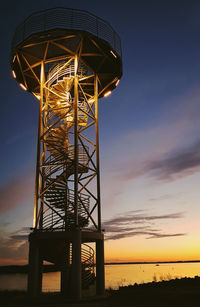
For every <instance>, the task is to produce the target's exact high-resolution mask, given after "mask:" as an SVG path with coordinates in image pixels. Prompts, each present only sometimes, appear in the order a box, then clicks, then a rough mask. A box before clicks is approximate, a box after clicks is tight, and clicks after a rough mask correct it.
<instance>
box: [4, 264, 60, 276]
mask: <svg viewBox="0 0 200 307" xmlns="http://www.w3.org/2000/svg"><path fill="white" fill-rule="evenodd" d="M58 271H60V267H59V266H56V265H52V264H50V265H43V272H44V273H49V272H58ZM17 273H20V274H27V273H28V264H27V265H5V266H0V274H17Z"/></svg>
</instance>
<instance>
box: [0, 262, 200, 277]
mask: <svg viewBox="0 0 200 307" xmlns="http://www.w3.org/2000/svg"><path fill="white" fill-rule="evenodd" d="M199 262H200V260H180V261H145V262H107V263H105V264H104V265H105V266H107V265H108V266H109V265H127V264H155V265H159V264H170V263H176V264H179V263H180V264H182V263H199ZM59 271H60V267H59V266H56V265H53V264H49V265H43V273H50V272H59ZM19 273H21V274H27V273H28V264H25V265H2V266H0V274H19Z"/></svg>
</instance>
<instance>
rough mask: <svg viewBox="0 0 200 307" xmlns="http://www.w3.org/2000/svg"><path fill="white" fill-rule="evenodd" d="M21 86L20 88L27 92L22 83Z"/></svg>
mask: <svg viewBox="0 0 200 307" xmlns="http://www.w3.org/2000/svg"><path fill="white" fill-rule="evenodd" d="M19 86H20V87H21V88H22V89H23V90H24V91H27V88H26V87H25V86H24V85H23V84H22V83H20V84H19Z"/></svg>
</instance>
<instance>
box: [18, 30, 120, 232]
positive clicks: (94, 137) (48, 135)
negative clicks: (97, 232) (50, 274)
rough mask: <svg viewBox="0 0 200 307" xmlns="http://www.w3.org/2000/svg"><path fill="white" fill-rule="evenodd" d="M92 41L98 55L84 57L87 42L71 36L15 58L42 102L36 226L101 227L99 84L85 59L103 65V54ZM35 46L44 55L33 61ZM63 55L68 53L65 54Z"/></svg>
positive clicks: (40, 44)
mask: <svg viewBox="0 0 200 307" xmlns="http://www.w3.org/2000/svg"><path fill="white" fill-rule="evenodd" d="M72 38H74V41H73V42H72V41H71V46H73V48H74V46H76V48H75V50H72V49H73V48H72V47H71V49H69V48H67V47H66V41H67V39H72ZM61 41H62V42H65V44H64V43H63V44H61V43H60V42H61ZM93 43H94V49H95V51H94V53H91V52H90V53H87V52H85V53H84V52H83V38H81V36H80V37H79V35H78V36H77V37H76V36H75V35H69V36H65V37H62V38H59V40H58V39H57V38H56V39H55V40H51V41H46V42H44V41H43V42H36V43H32V44H27V45H26V46H23V48H21V49H20V48H19V49H18V53H17V55H16V58H17V60H18V62H19V63H20V67H21V73H22V77H23V84H24V86H25V87H28V86H30V85H28V83H29V84H31V83H30V80H33V82H35V81H36V82H37V84H38V85H37V84H35V86H34V87H35V90H34V91H33V94H34V95H35V96H36V97H37V98H38V99H39V101H40V119H39V133H38V153H37V170H36V193H35V209H34V227H35V228H39V229H45V230H55V229H65V230H70V229H71V228H73V227H75V226H77V225H78V226H79V227H82V228H84V227H88V226H90V227H91V228H93V229H98V227H99V225H100V222H99V221H100V190H99V189H100V184H99V153H98V84H99V82H100V81H99V79H98V77H97V75H95V73H94V72H93V71H92V70H91V68H90V67H88V65H86V64H85V63H84V60H83V55H84V57H87V56H88V57H94V58H95V59H97V58H98V61H99V65H101V64H102V63H103V62H102V61H103V60H102V53H101V52H102V50H99V49H98V46H96V43H95V42H93ZM69 45H70V44H69ZM34 46H35V48H38V47H39V49H38V50H40V51H39V52H40V53H41V55H40V56H39V57H38V58H36V57H35V58H34V60H33V56H29V54H28V49H29V48H31V50H33V47H34ZM52 46H53V47H54V48H55V47H56V48H57V49H59V48H60V55H59V56H57V57H56V58H51V57H50V55H49V53H50V52H51V50H50V51H49V48H50V47H51V48H52ZM90 49H91V47H90ZM63 51H64V52H65V53H66V54H67V55H65V56H63ZM54 53H55V50H54ZM57 54H59V51H58V50H57ZM99 59H100V60H99ZM14 60H15V59H14ZM22 63H24V64H23V65H22ZM38 70H40V78H38ZM113 82H116V80H114V81H113ZM104 89H105V88H104Z"/></svg>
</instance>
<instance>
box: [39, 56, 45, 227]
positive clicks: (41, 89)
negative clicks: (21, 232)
mask: <svg viewBox="0 0 200 307" xmlns="http://www.w3.org/2000/svg"><path fill="white" fill-rule="evenodd" d="M44 82H45V71H44V62H42V63H41V71H40V112H41V117H40V120H41V122H40V126H41V129H40V131H41V136H42V135H43V134H44V125H46V112H45V111H46V110H45V109H44ZM41 136H40V137H41ZM40 142H41V139H40ZM45 150H46V145H45V144H44V141H43V142H42V155H41V157H40V164H41V163H45ZM41 174H42V179H41V182H40V192H41V191H43V189H44V168H42V171H41ZM42 199H43V196H42ZM43 207H44V205H43V202H42V201H40V219H39V228H40V229H42V228H43Z"/></svg>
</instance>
